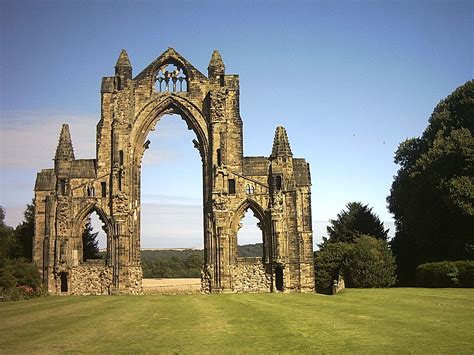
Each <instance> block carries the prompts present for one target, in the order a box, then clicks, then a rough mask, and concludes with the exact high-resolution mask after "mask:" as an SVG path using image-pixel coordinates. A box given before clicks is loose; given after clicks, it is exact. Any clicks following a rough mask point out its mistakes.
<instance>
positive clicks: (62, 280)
mask: <svg viewBox="0 0 474 355" xmlns="http://www.w3.org/2000/svg"><path fill="white" fill-rule="evenodd" d="M166 114H177V115H180V116H181V117H182V119H184V120H185V121H186V123H187V125H188V128H189V129H191V130H193V131H194V133H195V134H196V139H195V140H194V141H193V143H194V146H195V147H196V149H197V150H198V151H199V153H200V156H201V160H202V181H203V221H204V226H203V227H204V228H203V239H204V265H203V268H202V283H201V284H202V292H207V293H209V292H210V293H219V292H274V291H281V292H313V291H314V269H313V233H312V226H311V188H310V186H311V178H310V170H309V164H308V163H307V162H306V161H305V160H304V159H301V158H294V157H293V153H292V151H291V149H290V144H289V142H288V137H287V134H286V131H285V129H284V128H283V127H277V128H276V132H275V138H274V141H273V148H272V151H271V154H270V156H269V157H266V156H258V157H246V156H244V155H243V139H242V130H243V128H242V125H243V123H242V118H241V117H240V106H239V76H238V75H233V74H226V73H225V66H224V62H223V61H222V58H221V55H220V54H219V52H218V51H214V52H213V53H212V57H211V60H210V62H209V67H208V75H207V76H206V75H204V74H203V73H201V72H200V71H199V70H198V69H196V68H195V67H194V66H192V65H191V64H190V63H189V62H188V61H187V60H186V59H185V58H183V57H182V56H181V55H180V54H179V53H177V52H176V51H175V50H174V49H172V48H169V49H168V50H166V51H165V52H164V53H163V54H162V55H160V56H159V57H158V58H157V59H156V60H155V61H153V62H152V63H151V64H150V65H149V66H148V67H146V68H145V69H144V70H143V71H142V72H141V73H139V74H138V75H137V76H135V77H133V76H132V66H131V63H130V60H129V58H128V55H127V52H126V51H125V50H123V51H122V52H121V53H120V56H119V58H118V61H117V64H116V65H115V75H114V76H110V77H104V78H102V87H101V117H100V120H99V122H98V124H97V144H96V157H95V159H76V158H75V156H74V150H73V145H72V140H71V135H70V132H69V128H68V125H66V124H65V125H63V127H62V130H61V134H60V138H59V144H58V146H57V150H56V155H55V157H54V168H52V169H43V170H41V172H39V173H38V175H37V178H36V184H35V204H36V213H35V235H34V242H33V258H34V261H35V263H36V264H37V265H38V267H39V270H40V272H41V275H42V278H43V282H44V284H45V287H46V288H47V290H48V291H49V293H51V294H140V293H141V292H142V287H141V283H142V269H141V260H140V213H141V208H140V177H141V161H142V157H143V154H144V152H145V150H146V149H147V148H148V145H149V141H148V140H147V136H148V133H149V132H150V131H152V130H154V128H155V125H156V124H157V122H158V121H159V120H160V118H161V117H162V116H163V115H166ZM248 209H250V210H252V211H253V213H254V215H255V216H256V217H257V218H258V220H259V224H258V226H259V228H260V229H261V231H262V242H263V250H264V251H263V255H262V257H261V258H241V257H238V255H237V232H238V230H239V228H240V226H241V224H240V222H241V219H242V218H243V216H244V214H245V212H246V211H247V210H248ZM92 212H96V213H97V214H98V215H99V217H100V219H101V221H102V222H103V224H104V225H103V228H104V231H105V233H106V234H107V252H106V258H105V259H104V260H86V261H84V260H83V259H84V258H83V245H82V234H83V231H84V226H85V223H86V221H87V220H88V218H89V216H90V215H91V213H92Z"/></svg>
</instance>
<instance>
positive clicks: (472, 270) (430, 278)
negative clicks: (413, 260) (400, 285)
mask: <svg viewBox="0 0 474 355" xmlns="http://www.w3.org/2000/svg"><path fill="white" fill-rule="evenodd" d="M416 281H417V285H418V286H421V287H474V260H469V261H468V260H466V261H464V260H459V261H439V262H433V263H426V264H421V265H419V266H418V267H417V269H416Z"/></svg>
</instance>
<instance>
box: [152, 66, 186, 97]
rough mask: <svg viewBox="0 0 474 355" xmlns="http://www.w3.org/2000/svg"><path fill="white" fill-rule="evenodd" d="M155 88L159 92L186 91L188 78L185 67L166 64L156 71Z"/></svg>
mask: <svg viewBox="0 0 474 355" xmlns="http://www.w3.org/2000/svg"><path fill="white" fill-rule="evenodd" d="M155 89H156V91H157V92H170V93H172V92H186V91H188V78H187V76H186V73H185V71H184V69H183V68H181V67H179V66H177V65H176V64H171V63H170V64H165V65H163V66H162V67H161V68H160V69H159V70H158V71H157V73H156V77H155Z"/></svg>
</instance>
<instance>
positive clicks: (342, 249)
mask: <svg viewBox="0 0 474 355" xmlns="http://www.w3.org/2000/svg"><path fill="white" fill-rule="evenodd" d="M320 247H321V249H320V250H318V251H315V252H314V269H315V270H314V272H315V274H314V276H315V286H316V291H317V292H319V293H331V292H332V282H333V280H336V279H337V278H338V275H339V271H340V270H343V268H344V262H345V260H346V258H347V254H348V251H349V250H350V248H351V247H352V245H351V244H350V243H326V244H324V245H321V246H320Z"/></svg>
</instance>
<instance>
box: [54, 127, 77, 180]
mask: <svg viewBox="0 0 474 355" xmlns="http://www.w3.org/2000/svg"><path fill="white" fill-rule="evenodd" d="M73 160H74V148H73V147H72V140H71V133H70V132H69V125H67V124H63V127H62V129H61V134H60V136H59V143H58V147H57V148H56V155H55V156H54V170H55V171H56V174H57V175H58V176H66V175H68V174H69V171H70V168H71V164H72V161H73Z"/></svg>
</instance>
